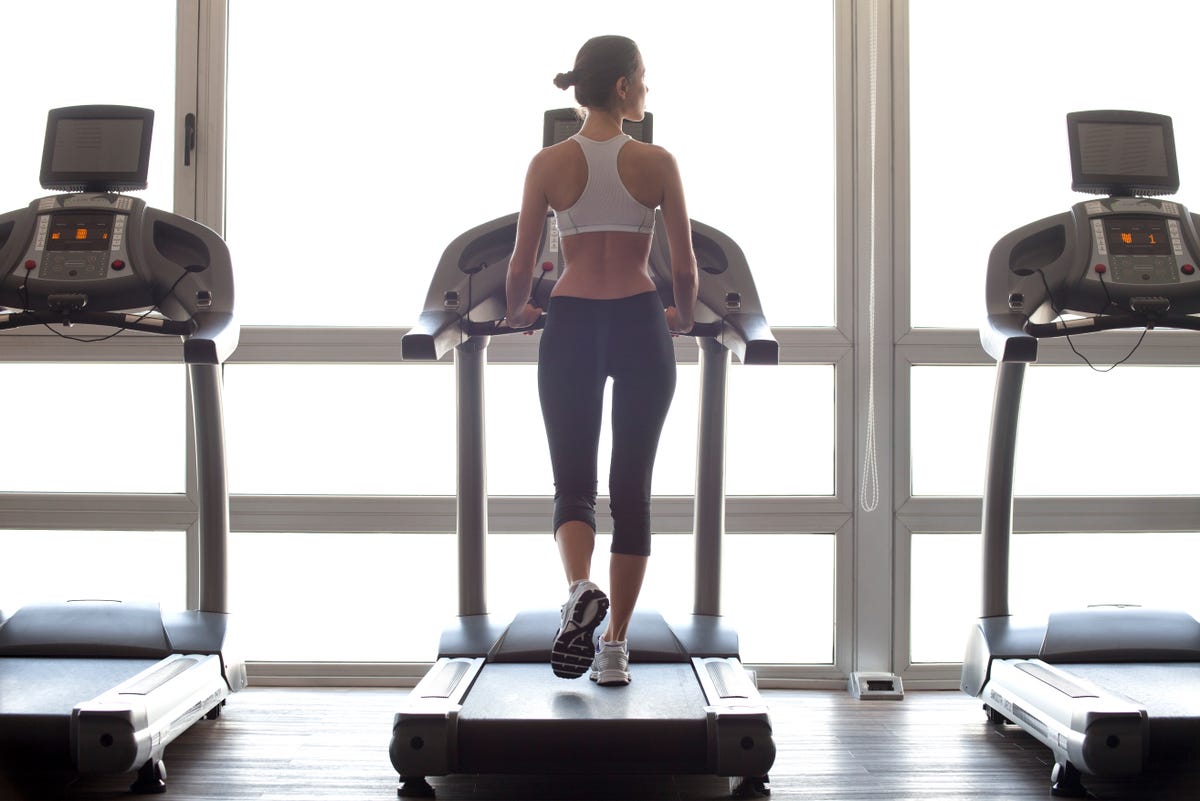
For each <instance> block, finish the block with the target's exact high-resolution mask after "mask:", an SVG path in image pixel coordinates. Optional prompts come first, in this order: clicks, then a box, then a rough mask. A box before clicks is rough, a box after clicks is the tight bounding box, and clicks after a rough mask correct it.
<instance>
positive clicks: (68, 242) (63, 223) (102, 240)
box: [46, 212, 113, 251]
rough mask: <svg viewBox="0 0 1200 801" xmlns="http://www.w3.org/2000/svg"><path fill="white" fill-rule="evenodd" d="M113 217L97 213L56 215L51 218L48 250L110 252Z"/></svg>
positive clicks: (47, 243)
mask: <svg viewBox="0 0 1200 801" xmlns="http://www.w3.org/2000/svg"><path fill="white" fill-rule="evenodd" d="M112 229H113V215H111V214H96V213H83V212H80V213H69V214H55V215H53V216H52V217H51V218H50V226H49V231H48V232H47V233H48V236H47V242H46V248H47V249H48V250H92V251H102V250H108V249H109V245H110V244H111V243H110V238H111V235H112Z"/></svg>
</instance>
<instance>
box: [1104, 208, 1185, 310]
mask: <svg viewBox="0 0 1200 801" xmlns="http://www.w3.org/2000/svg"><path fill="white" fill-rule="evenodd" d="M1082 205H1083V209H1082V213H1083V214H1084V215H1086V217H1087V221H1088V225H1089V227H1090V230H1091V237H1090V240H1091V241H1090V243H1089V244H1090V251H1091V259H1090V264H1089V269H1088V270H1087V271H1086V272H1085V274H1084V275H1085V278H1086V279H1087V280H1088V281H1090V282H1092V283H1094V284H1096V285H1097V286H1099V285H1101V284H1103V285H1104V287H1105V288H1106V289H1107V290H1108V292H1109V295H1112V299H1113V300H1114V301H1116V302H1119V300H1121V299H1127V298H1128V297H1133V296H1136V294H1138V293H1139V291H1140V290H1145V289H1149V288H1150V287H1155V288H1156V289H1168V288H1170V287H1175V286H1188V285H1191V284H1194V283H1195V282H1197V281H1200V273H1197V269H1196V264H1197V261H1196V256H1195V254H1196V253H1197V249H1196V231H1195V228H1194V226H1193V225H1192V222H1191V220H1190V218H1189V217H1190V215H1188V213H1187V210H1186V209H1185V208H1184V207H1183V206H1182V205H1180V204H1179V203H1175V202H1172V201H1160V200H1151V199H1147V198H1108V199H1105V200H1091V201H1087V202H1085V203H1083V204H1082ZM1114 291H1115V292H1116V294H1115V295H1113V292H1114ZM1105 299H1106V300H1107V299H1108V295H1106V296H1105Z"/></svg>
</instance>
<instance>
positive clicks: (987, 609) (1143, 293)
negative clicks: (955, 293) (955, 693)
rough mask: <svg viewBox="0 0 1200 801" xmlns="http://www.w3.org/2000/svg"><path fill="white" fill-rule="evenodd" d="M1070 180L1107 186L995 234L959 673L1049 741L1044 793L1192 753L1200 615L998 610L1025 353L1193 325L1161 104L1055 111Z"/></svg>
mask: <svg viewBox="0 0 1200 801" xmlns="http://www.w3.org/2000/svg"><path fill="white" fill-rule="evenodd" d="M1067 128H1068V140H1069V144H1070V153H1071V166H1072V172H1073V178H1074V181H1073V184H1072V188H1074V189H1076V190H1078V191H1083V192H1091V193H1094V194H1100V195H1105V196H1104V197H1100V198H1095V199H1091V200H1086V201H1084V202H1082V203H1077V204H1076V205H1074V206H1073V207H1072V208H1071V210H1070V211H1068V212H1064V213H1062V214H1058V215H1055V216H1053V217H1047V218H1045V219H1042V220H1038V221H1037V222H1034V223H1030V224H1028V225H1025V226H1023V227H1021V228H1018V229H1017V230H1015V231H1013V232H1011V233H1009V234H1007V235H1006V236H1004V237H1003V238H1002V239H1001V240H1000V241H999V242H997V243H996V245H995V247H994V248H993V249H992V252H991V255H990V257H989V261H988V272H987V282H986V294H987V311H988V319H987V325H986V327H984V329H983V330H982V332H981V338H982V340H983V345H984V347H985V348H986V350H987V352H988V353H989V354H990V355H991V356H992V357H993V358H995V359H996V361H997V363H998V368H997V372H996V388H995V397H994V406H993V409H992V426H991V435H990V440H989V451H988V460H987V476H986V484H985V488H984V497H983V520H982V524H983V615H982V617H981V619H980V620H979V623H978V624H977V625H976V626H975V627H974V628H973V629H972V631H971V634H970V638H969V642H968V645H967V649H966V655H965V658H964V660H963V672H962V683H961V687H962V690H963V691H964V692H966V693H967V694H968V695H971V696H975V697H979V698H982V699H983V702H984V705H985V706H984V709H985V710H986V712H987V715H988V719H989V720H990V721H992V722H993V723H1014V724H1016V725H1018V726H1020V727H1021V728H1023V729H1025V730H1026V731H1027V732H1029V733H1030V734H1031V735H1032V736H1033V737H1034V738H1036V739H1037V740H1039V741H1040V742H1042V743H1043V744H1044V745H1045V746H1047V747H1048V748H1050V750H1051V751H1052V752H1053V754H1054V759H1055V766H1054V770H1053V773H1052V776H1051V779H1052V782H1053V786H1052V792H1053V793H1054V794H1055V795H1068V796H1070V795H1083V794H1085V790H1084V787H1083V777H1084V776H1092V777H1098V778H1106V779H1116V778H1123V777H1132V776H1136V775H1138V774H1139V773H1141V772H1142V771H1143V769H1144V768H1145V767H1146V766H1147V765H1148V764H1150V763H1151V761H1152V760H1153V761H1154V762H1169V761H1176V760H1179V759H1181V758H1190V759H1195V757H1196V756H1197V751H1198V748H1197V746H1198V745H1200V622H1197V621H1196V620H1195V619H1193V618H1192V617H1191V616H1190V615H1188V614H1185V613H1183V612H1178V611H1171V610H1154V609H1144V608H1141V607H1133V606H1130V607H1126V606H1104V607H1091V608H1087V609H1080V610H1072V611H1064V612H1058V613H1054V614H1051V615H1049V616H1048V618H1042V619H1025V618H1021V617H1015V616H1011V615H1010V613H1009V605H1008V601H1009V597H1008V596H1009V589H1008V571H1009V543H1010V539H1011V536H1012V508H1013V495H1012V478H1013V462H1014V457H1015V450H1016V437H1017V414H1018V409H1019V406H1020V400H1021V386H1022V381H1023V379H1024V375H1025V366H1026V364H1028V363H1030V362H1035V361H1037V354H1038V343H1039V341H1040V340H1041V339H1044V338H1047V337H1062V336H1071V337H1078V336H1086V335H1089V334H1091V333H1094V332H1098V331H1107V330H1115V329H1128V328H1133V329H1138V328H1145V329H1151V328H1177V329H1189V330H1200V317H1197V316H1195V315H1197V314H1198V313H1200V272H1197V265H1200V262H1198V261H1197V257H1198V256H1200V237H1198V236H1197V231H1198V230H1200V218H1198V217H1197V216H1196V215H1194V214H1191V213H1189V212H1188V211H1187V209H1186V208H1184V207H1183V206H1182V205H1181V204H1179V203H1177V202H1175V201H1171V200H1160V199H1154V198H1151V197H1147V196H1148V195H1163V194H1170V193H1172V192H1174V191H1176V190H1177V189H1178V187H1179V177H1178V168H1177V166H1176V159H1175V147H1174V138H1173V133H1172V125H1171V119H1170V118H1169V117H1164V116H1161V115H1156V114H1146V113H1141V112H1130V111H1087V112H1075V113H1072V114H1068V115H1067Z"/></svg>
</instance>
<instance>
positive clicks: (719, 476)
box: [693, 337, 729, 617]
mask: <svg viewBox="0 0 1200 801" xmlns="http://www.w3.org/2000/svg"><path fill="white" fill-rule="evenodd" d="M696 343H697V344H698V345H699V347H700V424H699V432H698V435H697V441H696V501H695V522H694V526H695V537H696V545H695V547H696V600H695V606H694V609H693V614H697V615H712V616H714V617H715V616H718V615H720V614H721V541H722V538H723V536H724V534H725V393H726V385H727V377H728V373H729V349H728V348H726V347H725V346H724V345H722V344H721V343H720V342H717V341H716V340H715V339H713V338H711V337H697V338H696Z"/></svg>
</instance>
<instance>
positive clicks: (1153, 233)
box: [1104, 217, 1172, 256]
mask: <svg viewBox="0 0 1200 801" xmlns="http://www.w3.org/2000/svg"><path fill="white" fill-rule="evenodd" d="M1104 238H1105V241H1106V242H1107V243H1108V252H1109V253H1111V254H1113V255H1114V256H1170V255H1171V253H1172V250H1171V239H1170V236H1169V235H1168V233H1167V223H1166V220H1160V219H1121V218H1119V217H1118V218H1111V217H1110V218H1109V219H1107V220H1105V221H1104Z"/></svg>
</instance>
